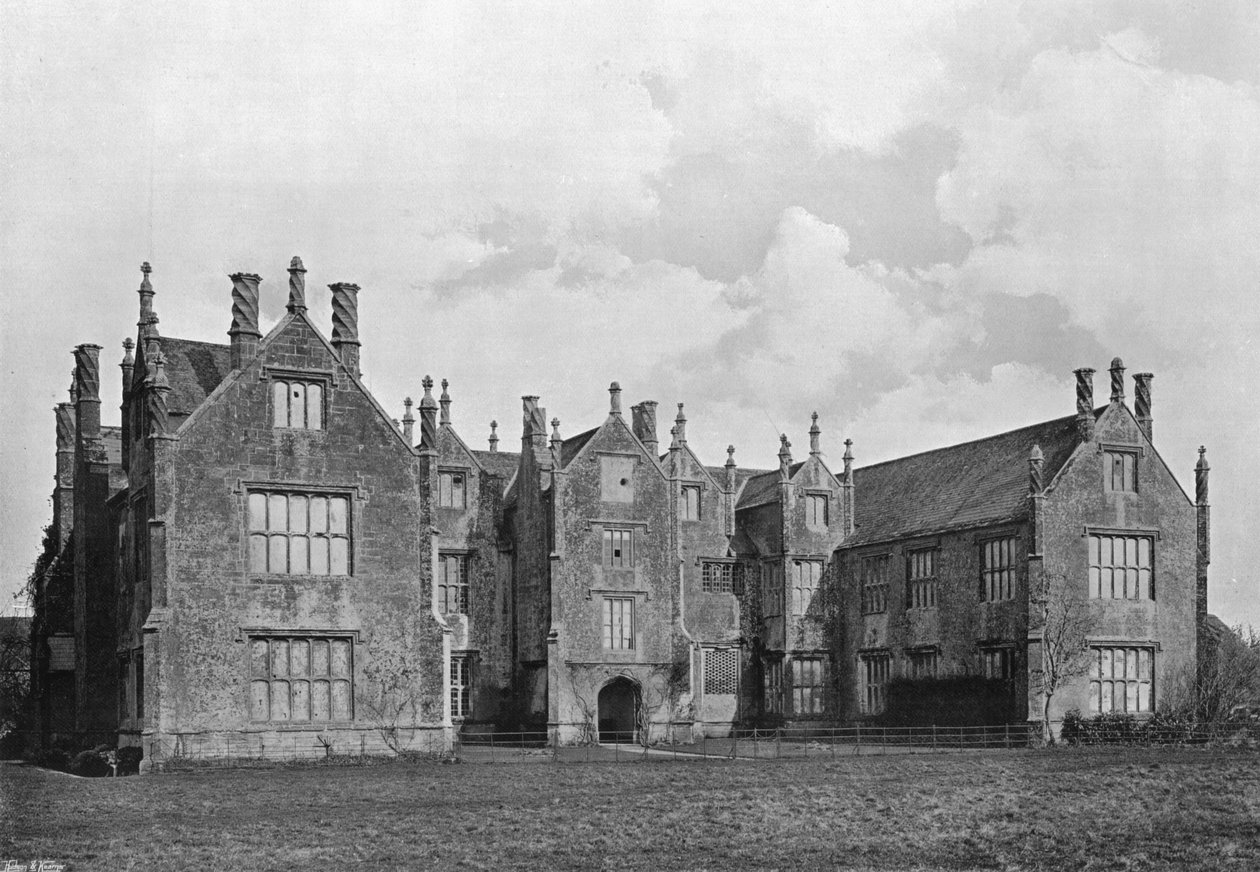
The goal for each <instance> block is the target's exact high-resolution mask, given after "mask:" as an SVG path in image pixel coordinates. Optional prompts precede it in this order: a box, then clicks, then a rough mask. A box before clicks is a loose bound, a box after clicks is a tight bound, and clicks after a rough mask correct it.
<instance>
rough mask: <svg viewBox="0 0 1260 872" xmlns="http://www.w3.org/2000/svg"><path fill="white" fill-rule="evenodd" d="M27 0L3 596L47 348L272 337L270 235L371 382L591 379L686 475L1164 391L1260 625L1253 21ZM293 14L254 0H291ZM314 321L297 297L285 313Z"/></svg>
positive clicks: (7, 231)
mask: <svg viewBox="0 0 1260 872" xmlns="http://www.w3.org/2000/svg"><path fill="white" fill-rule="evenodd" d="M789 5H790V9H785V8H784V4H779V3H767V4H764V5H761V4H754V3H740V4H732V3H730V2H726V0H724V2H720V3H714V4H712V5H711V6H709V7H706V6H704V5H701V4H699V3H684V4H680V3H677V2H664V3H660V4H656V5H653V4H650V3H639V4H624V5H623V6H621V7H618V12H619V13H620V16H619V17H617V16H614V15H613V14H612V10H613V7H610V6H608V5H607V4H594V3H592V4H575V3H562V4H561V3H557V4H550V5H548V4H538V3H529V4H524V3H519V4H518V3H503V2H490V3H485V4H477V3H472V2H458V3H455V2H452V3H439V2H425V3H417V2H414V0H407V2H393V3H381V2H374V3H370V4H369V3H363V2H347V0H337V2H321V0H307V2H300V3H290V4H258V3H252V2H251V3H244V2H225V3H219V4H213V11H204V10H203V11H197V10H193V9H191V8H184V7H185V4H157V3H147V4H146V3H131V4H121V3H94V2H91V0H75V2H73V3H67V2H58V0H45V2H40V3H12V4H9V5H8V6H7V7H6V11H5V24H4V27H3V28H2V35H0V49H2V51H0V88H2V89H3V106H4V111H5V123H4V125H3V128H2V129H0V157H2V159H3V171H2V172H0V279H2V284H0V288H2V290H0V294H3V299H4V302H5V305H4V310H3V311H4V314H5V316H6V317H5V318H4V319H3V321H2V323H0V340H2V347H0V367H2V369H0V372H2V377H3V382H2V383H0V404H2V405H0V407H2V408H3V416H2V417H0V451H3V468H4V470H5V473H4V480H5V482H6V483H7V486H6V488H5V490H6V495H5V496H6V498H5V500H4V501H3V504H2V506H0V515H2V517H0V530H2V531H3V532H2V533H0V549H2V550H0V561H2V563H0V595H2V596H3V600H4V601H5V602H7V601H8V600H9V595H10V592H11V591H13V590H15V589H16V588H17V587H19V586H20V584H21V582H22V580H23V579H24V577H25V576H26V574H27V573H28V571H29V568H30V564H31V562H32V561H33V559H34V557H35V555H36V552H37V550H38V546H39V540H40V530H41V528H42V526H43V525H44V524H45V523H46V522H47V520H48V518H49V517H50V514H51V509H50V504H49V493H50V491H51V488H52V474H53V466H54V463H53V459H54V458H53V439H52V436H53V415H52V406H53V404H54V403H56V402H58V401H60V400H62V399H64V398H65V397H66V387H67V385H68V383H69V372H70V366H71V356H70V350H71V348H72V347H73V346H74V345H75V344H76V343H79V342H96V343H99V344H100V345H103V346H105V350H104V352H103V362H104V363H105V364H106V366H104V367H103V369H104V370H105V379H104V383H103V394H104V397H105V406H104V412H103V414H104V419H105V422H106V423H116V422H117V411H116V405H117V402H118V400H119V378H118V370H117V368H116V367H115V366H114V364H115V363H116V362H117V361H118V360H119V359H120V358H121V347H120V343H121V340H122V339H123V337H124V336H127V335H134V332H135V326H134V325H135V320H136V306H137V298H136V295H135V293H134V291H135V288H136V287H137V286H138V283H139V279H140V273H139V270H138V267H139V264H140V262H141V261H144V260H149V261H151V262H152V263H153V266H154V273H153V282H154V285H155V287H156V289H157V293H158V295H157V298H156V309H157V311H158V314H159V315H160V317H161V330H162V332H163V333H164V334H166V335H173V336H181V337H185V338H192V339H201V340H209V341H218V342H226V341H227V337H226V335H225V333H226V330H227V328H228V326H229V324H230V315H229V309H230V283H229V282H228V280H227V277H226V276H227V273H229V272H233V271H237V270H246V271H253V272H258V273H260V274H261V275H262V276H263V278H264V283H263V286H262V287H263V305H262V309H263V316H264V321H265V322H266V324H265V325H264V327H266V326H267V325H269V324H271V323H274V322H275V320H277V319H278V317H279V315H280V314H281V313H282V311H283V305H284V288H285V280H286V275H285V272H284V270H285V267H286V266H287V264H288V261H289V258H290V257H291V256H292V255H294V254H299V255H301V256H302V257H303V258H304V260H305V262H306V266H307V268H308V269H309V271H310V272H309V273H308V276H307V278H308V283H309V286H310V287H312V288H321V289H322V288H324V286H326V285H327V284H328V283H330V282H334V281H355V282H357V283H359V284H360V285H362V286H363V291H362V294H361V298H360V317H361V332H362V336H363V340H364V346H363V361H364V369H365V372H366V377H367V381H368V383H369V385H370V387H371V388H372V390H373V391H374V392H375V393H376V395H377V396H378V398H379V399H380V400H381V402H382V403H384V404H385V406H386V407H387V408H391V409H397V412H398V414H401V411H402V408H401V401H402V398H403V397H404V396H405V395H407V394H412V395H418V394H419V393H420V387H419V382H420V379H421V377H422V376H423V375H424V374H425V373H432V374H433V375H434V376H435V377H438V378H440V377H446V378H449V379H450V380H451V383H452V387H451V392H452V396H453V398H454V409H453V416H454V420H455V423H456V425H457V427H458V428H459V430H460V432H461V433H462V434H464V436H465V437H466V438H467V439H468V441H469V442H471V443H473V444H477V445H479V444H484V439H485V436H486V435H487V433H488V422H489V421H490V420H491V419H492V418H497V419H498V420H499V421H500V422H501V423H502V427H501V428H500V429H501V433H502V435H503V436H504V438H505V440H506V443H505V445H506V446H507V447H511V445H512V443H513V442H514V441H515V440H516V439H517V438H518V437H519V427H520V423H519V422H520V399H519V398H520V395H521V394H525V393H537V394H540V395H541V396H542V402H543V404H544V405H545V406H546V407H547V410H548V415H549V417H550V416H551V415H555V416H558V417H559V418H560V419H561V422H562V423H561V430H562V432H564V433H567V434H573V433H576V432H578V431H580V430H584V429H586V428H588V427H590V426H593V425H594V424H596V423H598V422H599V421H600V420H602V417H603V415H604V414H605V411H606V409H607V394H606V388H607V386H608V383H609V381H611V380H613V379H617V380H618V381H620V382H621V384H622V386H623V387H624V388H625V390H626V395H627V399H628V400H629V401H631V402H635V401H638V400H640V399H649V398H650V399H656V400H658V401H660V402H661V403H662V411H663V415H662V417H663V418H668V417H671V415H670V414H668V413H666V410H669V411H671V412H672V409H673V404H674V403H677V402H685V403H686V404H687V416H688V419H689V427H688V436H689V438H690V441H691V444H692V445H693V447H695V448H697V449H698V450H699V451H700V452H701V453H702V456H703V457H705V458H706V459H707V460H708V461H709V462H711V463H720V462H722V460H723V458H724V449H725V447H726V445H727V444H728V443H734V444H735V446H736V448H737V455H736V457H737V459H738V460H739V461H740V463H741V464H744V465H750V466H751V465H767V466H768V465H772V464H773V463H774V462H775V461H774V454H775V451H776V449H777V445H778V439H777V435H776V434H777V432H779V431H780V430H781V431H785V432H786V433H787V434H788V435H789V438H790V439H791V440H792V441H793V443H794V444H795V446H796V451H797V453H798V454H803V453H804V451H805V450H807V448H806V446H807V443H808V440H807V435H806V431H807V429H808V426H809V413H810V412H811V411H813V410H815V409H816V410H817V411H818V412H819V415H820V416H821V420H820V423H821V425H822V427H823V429H824V436H823V440H824V443H823V444H824V448H825V449H826V450H827V451H828V452H829V455H830V457H831V458H832V460H833V462H835V463H836V465H838V458H839V456H840V454H841V451H842V447H841V445H840V443H841V440H842V439H843V438H844V437H846V436H848V437H851V438H852V439H854V440H855V449H854V450H855V452H856V454H857V456H858V458H859V464H862V463H868V462H874V461H878V460H885V459H888V458H890V457H895V456H898V455H900V454H904V453H909V452H914V451H918V450H923V449H927V448H931V447H934V446H938V445H942V444H945V443H948V442H951V441H960V440H965V439H971V438H977V437H980V436H984V435H988V434H991V433H994V432H999V431H1001V430H1005V429H1010V428H1013V427H1017V426H1021V425H1024V424H1028V423H1033V422H1035V421H1038V420H1042V419H1046V418H1050V417H1058V416H1061V415H1068V414H1071V413H1072V411H1073V409H1074V391H1073V387H1072V375H1071V371H1072V369H1073V368H1075V367H1079V366H1092V367H1094V368H1096V369H1098V370H1099V371H1100V375H1099V377H1098V381H1097V390H1098V393H1099V394H1101V395H1103V396H1104V397H1105V395H1106V386H1105V383H1104V382H1105V372H1104V371H1105V370H1106V368H1107V366H1108V364H1109V362H1110V360H1111V358H1112V357H1113V356H1116V355H1119V356H1121V357H1123V358H1124V360H1125V362H1126V364H1127V365H1128V366H1129V371H1130V373H1132V372H1137V371H1143V370H1150V371H1153V372H1155V373H1156V379H1155V382H1154V395H1155V403H1154V405H1155V432H1156V443H1157V445H1158V447H1159V450H1160V452H1161V453H1162V455H1163V456H1164V458H1165V459H1166V460H1167V462H1168V463H1169V464H1170V465H1171V467H1172V468H1173V470H1174V472H1175V473H1176V474H1177V476H1178V477H1179V478H1180V480H1181V481H1182V483H1183V485H1185V486H1187V487H1188V488H1191V489H1192V488H1193V476H1192V468H1193V464H1194V461H1195V456H1196V455H1195V449H1197V447H1198V446H1199V445H1200V444H1206V445H1207V446H1208V452H1209V458H1210V460H1211V464H1212V469H1213V471H1212V476H1213V484H1212V496H1213V521H1214V525H1213V535H1214V548H1213V556H1214V563H1213V566H1212V590H1211V608H1212V610H1213V611H1215V612H1217V613H1218V614H1220V615H1221V616H1222V617H1223V618H1224V619H1225V620H1226V621H1228V622H1230V623H1234V622H1239V621H1242V622H1255V623H1257V624H1260V596H1258V594H1260V588H1258V585H1257V578H1258V576H1257V574H1256V573H1255V572H1253V571H1252V568H1251V567H1250V565H1249V563H1250V561H1249V559H1248V557H1247V555H1248V554H1250V553H1252V549H1251V545H1252V543H1251V541H1250V537H1251V536H1252V535H1253V534H1254V531H1255V530H1256V529H1257V528H1260V512H1258V511H1257V508H1256V500H1255V499H1254V498H1249V497H1247V493H1249V492H1252V491H1253V490H1254V486H1253V485H1252V484H1251V483H1253V482H1255V481H1257V480H1260V455H1258V453H1257V452H1256V451H1255V450H1254V446H1256V445H1257V444H1258V443H1260V433H1258V432H1257V429H1258V428H1257V404H1256V402H1255V400H1254V399H1253V396H1254V382H1255V379H1256V373H1257V371H1258V370H1260V346H1258V345H1257V342H1256V340H1255V335H1256V333H1257V329H1258V328H1260V315H1258V314H1257V312H1258V311H1260V307H1258V306H1257V303H1256V296H1255V294H1256V290H1257V288H1256V285H1257V276H1260V99H1258V96H1260V95H1258V94H1257V87H1258V85H1260V12H1258V11H1257V10H1258V9H1260V7H1258V6H1257V4H1255V3H1254V0H1238V2H1216V3H1213V2H1189V0H1161V2H1157V0H1129V2H1080V3H1076V2H1053V3H1024V4H1018V3H1011V4H1007V5H999V4H993V3H984V4H979V3H976V4H971V3H965V2H956V3H936V4H924V3H922V2H912V3H904V4H900V5H898V4H896V3H890V2H879V3H873V2H872V3H844V2H830V3H817V4H812V5H810V4H804V3H796V4H789ZM281 7H283V8H281ZM311 296H312V297H313V300H312V311H313V315H314V317H315V318H316V319H317V320H319V321H320V322H322V323H324V324H327V323H328V322H329V318H330V315H329V311H330V310H329V301H328V297H327V292H326V291H323V292H318V291H317V292H315V293H313V294H312V295H311Z"/></svg>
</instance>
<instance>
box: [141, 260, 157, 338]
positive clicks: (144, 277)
mask: <svg viewBox="0 0 1260 872" xmlns="http://www.w3.org/2000/svg"><path fill="white" fill-rule="evenodd" d="M151 272H153V267H151V266H149V262H148V261H147V260H146V261H145V262H144V263H142V264H140V289H139V290H137V291H136V293H137V294H139V295H140V319H139V320H138V321H136V326H137V327H139V328H140V337H141V338H142V339H143V338H145V337H146V333H145V331H146V330H148V329H149V324H150V322H152V323H154V324H156V323H157V315H155V314H154V312H153V284H152V283H151V282H150V281H149V273H151Z"/></svg>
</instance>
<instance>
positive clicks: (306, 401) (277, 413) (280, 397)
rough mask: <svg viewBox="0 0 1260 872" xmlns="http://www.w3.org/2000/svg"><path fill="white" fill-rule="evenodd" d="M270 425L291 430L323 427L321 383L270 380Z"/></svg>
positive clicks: (287, 379)
mask: <svg viewBox="0 0 1260 872" xmlns="http://www.w3.org/2000/svg"><path fill="white" fill-rule="evenodd" d="M271 426H272V427H286V428H289V429H293V430H323V429H324V383H323V382H322V381H304V380H299V379H289V378H283V379H276V380H274V381H273V382H272V383H271Z"/></svg>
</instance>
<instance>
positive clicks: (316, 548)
mask: <svg viewBox="0 0 1260 872" xmlns="http://www.w3.org/2000/svg"><path fill="white" fill-rule="evenodd" d="M248 513H249V568H250V571H251V572H259V573H267V574H269V575H349V574H350V527H349V513H350V500H349V498H347V497H344V496H337V495H332V494H312V493H306V494H304V493H292V492H283V493H279V492H275V491H250V492H249V507H248Z"/></svg>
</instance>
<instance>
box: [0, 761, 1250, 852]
mask: <svg viewBox="0 0 1260 872" xmlns="http://www.w3.org/2000/svg"><path fill="white" fill-rule="evenodd" d="M0 775H2V777H3V781H2V782H0V798H2V799H3V805H2V807H0V868H3V863H4V861H5V860H10V859H12V860H20V861H24V862H26V863H28V864H29V862H30V861H31V860H36V859H51V860H56V861H58V862H61V863H65V864H66V868H67V869H70V870H83V869H101V870H125V869H135V870H176V872H178V870H216V872H217V870H236V869H242V870H245V869H248V870H265V869H285V870H308V869H310V870H345V869H449V870H462V869H496V870H498V869H531V870H551V869H583V870H592V869H594V870H603V869H606V870H619V872H629V870H653V872H664V870H715V872H717V870H732V869H757V870H774V869H784V870H786V869H801V870H813V869H833V868H842V869H1054V870H1062V869H1099V870H1113V869H1143V870H1144V869H1159V868H1181V869H1196V870H1197V869H1248V870H1251V869H1258V868H1260V757H1257V756H1256V755H1255V754H1254V753H1242V752H1213V751H1204V750H1185V751H1170V750H1141V749H1139V750H1133V749H1125V750H1084V749H1070V750H1069V749H1060V750H1054V751H1041V752H1038V751H1016V752H990V753H978V752H977V753H964V754H951V755H940V756H914V757H911V756H901V757H897V756H892V757H853V758H847V759H842V760H837V761H834V762H832V761H821V760H818V761H778V762H766V761H753V760H736V761H709V762H696V761H693V762H685V761H679V762H670V761H668V760H650V761H648V762H635V763H621V764H590V765H587V764H554V763H553V764H547V763H540V764H537V765H526V766H506V765H490V764H488V765H438V764H428V763H426V764H393V765H369V766H339V767H308V768H277V769H261V770H260V769H235V770H204V771H195V772H184V773H178V774H166V775H158V776H153V777H147V778H124V779H95V780H88V779H76V778H72V777H70V776H67V775H62V774H56V773H50V772H46V771H43V770H38V769H33V768H30V767H19V766H12V765H6V766H3V767H0Z"/></svg>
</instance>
